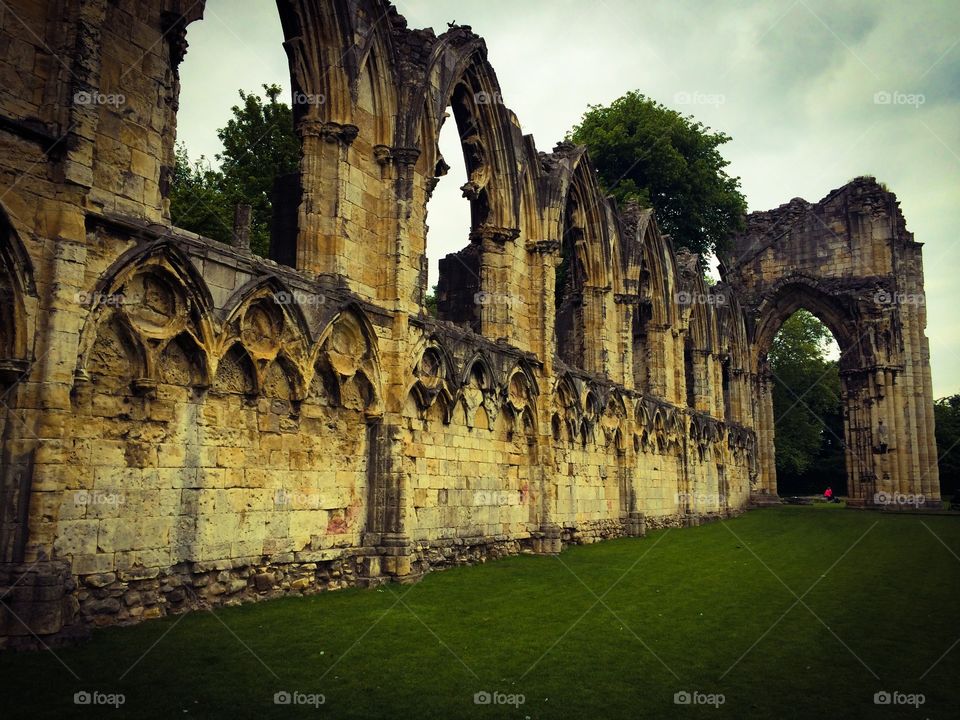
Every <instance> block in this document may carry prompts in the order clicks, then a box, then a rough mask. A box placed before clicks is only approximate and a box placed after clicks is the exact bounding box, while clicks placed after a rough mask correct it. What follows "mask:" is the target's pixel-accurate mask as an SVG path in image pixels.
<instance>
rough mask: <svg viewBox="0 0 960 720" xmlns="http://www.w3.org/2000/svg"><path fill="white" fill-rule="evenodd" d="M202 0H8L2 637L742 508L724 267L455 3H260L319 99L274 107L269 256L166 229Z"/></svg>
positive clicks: (0, 151) (1, 293)
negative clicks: (432, 238) (187, 59)
mask: <svg viewBox="0 0 960 720" xmlns="http://www.w3.org/2000/svg"><path fill="white" fill-rule="evenodd" d="M202 5H203V3H202V2H201V3H193V2H179V1H178V0H165V1H160V0H157V1H155V2H145V1H139V2H138V1H137V0H112V1H110V2H108V1H107V0H82V1H81V2H66V0H50V2H47V3H37V2H32V1H29V0H12V1H11V2H10V3H8V4H7V5H5V6H4V7H2V8H0V77H2V79H3V82H2V83H0V205H2V208H0V300H2V302H0V395H2V405H0V453H2V454H0V509H2V518H0V553H2V557H0V594H3V596H4V598H5V599H4V601H3V606H2V608H0V635H2V636H3V637H4V640H3V641H0V642H10V643H15V642H22V641H24V640H25V639H29V638H30V637H32V636H33V635H32V634H34V633H35V634H36V636H39V637H48V636H57V634H64V633H70V632H82V631H83V630H84V629H85V628H88V627H90V626H93V625H102V624H110V623H115V622H126V621H132V620H135V619H137V618H141V617H156V616H160V615H164V614H167V613H170V612H177V611H180V610H184V609H188V608H192V607H199V606H203V605H206V604H217V603H224V602H236V601H240V600H245V599H255V598H265V597H273V596H275V595H279V594H283V593H287V592H291V591H292V592H312V591H316V590H319V589H323V588H335V587H341V586H345V585H351V584H364V583H374V582H380V581H382V580H384V579H387V578H415V577H417V576H419V575H421V574H422V573H424V572H426V571H428V570H429V569H430V568H432V567H442V566H444V565H450V564H456V563H461V562H468V561H471V560H473V559H477V558H481V557H484V556H488V555H489V556H497V555H500V554H504V553H515V552H519V551H521V550H531V551H535V552H557V551H559V550H560V548H561V547H562V545H563V544H564V543H570V542H592V541H594V540H597V539H601V538H607V537H616V536H621V535H638V534H642V533H643V532H644V529H645V528H646V527H651V526H662V525H679V524H691V523H696V522H699V518H702V517H704V516H723V515H726V514H729V513H732V512H737V511H739V510H741V509H742V508H743V507H745V505H746V502H747V499H748V497H749V495H750V493H751V490H755V489H756V488H757V487H758V483H759V478H758V475H757V452H756V449H757V440H756V435H755V433H754V431H753V429H752V428H753V426H754V407H753V403H752V402H751V398H750V392H751V387H752V385H753V384H754V383H755V382H756V381H757V369H756V368H755V367H754V366H753V365H752V364H751V358H750V351H749V348H748V345H747V330H746V325H745V323H744V316H743V313H742V312H741V310H740V307H739V304H738V300H737V298H736V296H735V294H734V293H732V292H731V290H730V288H729V287H726V286H723V285H721V286H718V287H715V288H707V287H705V285H704V283H703V280H702V277H701V275H700V273H699V271H698V270H697V268H696V258H695V257H692V256H689V255H687V254H685V253H681V254H679V255H678V254H675V253H674V252H673V250H672V248H671V244H670V241H669V238H666V237H663V236H661V235H660V233H659V230H658V228H657V225H656V220H655V218H654V217H653V215H652V214H651V213H650V212H649V211H643V210H640V209H638V208H634V207H630V208H627V209H625V210H624V211H623V212H618V211H617V209H616V208H615V207H614V206H613V204H612V203H611V202H610V201H609V200H608V199H607V198H605V197H604V195H603V193H602V192H601V190H600V188H599V186H598V184H597V179H596V175H595V173H594V172H593V170H592V168H591V166H590V161H589V158H588V157H587V156H586V154H585V153H584V151H583V149H582V148H577V147H574V146H571V145H568V144H560V145H558V146H557V147H556V148H555V149H554V151H553V152H552V153H544V152H540V151H538V150H537V148H536V146H535V144H534V142H533V139H532V138H531V137H530V136H523V135H522V134H521V132H520V129H519V128H520V126H519V123H518V122H517V119H516V118H515V117H514V115H513V113H512V112H511V111H510V110H508V109H507V107H506V106H505V105H504V104H503V102H502V99H501V95H500V89H499V86H498V84H497V80H496V75H495V73H494V71H493V69H492V68H491V67H490V65H489V64H488V62H487V59H486V48H485V45H484V42H483V40H482V39H480V38H479V37H477V36H476V35H474V34H473V33H472V32H471V31H470V29H469V28H468V27H454V28H452V29H450V30H448V31H447V32H445V33H443V34H442V35H440V36H436V35H435V34H434V33H433V32H432V31H430V30H410V29H407V27H406V24H405V21H404V20H403V18H401V17H400V16H399V15H398V14H397V13H396V11H395V10H394V9H393V8H392V7H390V6H389V5H387V4H385V3H383V2H380V1H379V0H368V1H362V2H357V1H352V2H346V1H345V2H333V1H327V2H318V1H316V0H280V2H278V7H279V12H280V17H281V20H282V24H283V28H284V33H285V36H286V42H285V48H286V51H287V53H288V56H289V58H290V67H291V78H292V83H293V87H294V91H295V93H296V94H295V97H305V98H323V101H322V102H306V103H298V104H296V105H295V114H296V122H297V130H298V132H299V134H300V137H301V141H302V161H301V167H300V173H299V182H298V188H299V190H298V192H299V196H298V198H294V200H290V198H287V200H288V202H287V205H288V206H291V207H294V208H295V209H296V210H297V213H296V219H295V222H294V223H293V225H295V227H296V229H297V232H296V235H295V237H294V236H286V237H279V238H278V239H277V242H276V245H275V247H273V248H272V249H271V255H272V257H274V258H277V259H285V260H286V261H287V264H280V263H279V262H274V261H271V260H266V259H262V258H259V257H256V256H254V255H252V254H251V253H250V252H249V250H248V249H246V248H243V247H234V246H228V245H222V244H219V243H217V242H214V241H212V240H209V239H206V238H202V237H198V236H196V235H192V234H191V233H188V232H185V231H182V230H179V229H177V228H174V227H171V225H170V222H169V202H168V200H167V198H166V195H167V191H168V184H169V176H170V171H171V165H172V162H173V147H174V145H173V144H174V138H175V127H176V110H177V104H178V94H179V81H178V75H177V67H178V65H179V63H180V61H181V60H182V59H183V57H184V53H185V52H186V47H187V46H186V39H187V36H188V26H189V24H190V23H191V22H193V21H195V20H199V19H200V16H201V14H202ZM185 12H186V13H188V14H186V15H185V14H184V13H185ZM448 107H449V108H450V113H449V115H447V108H448ZM445 119H446V121H448V122H455V123H457V126H458V129H459V131H460V135H461V137H462V139H463V149H464V156H465V159H466V161H467V169H468V173H469V180H468V182H467V183H466V184H465V185H464V187H463V192H464V195H465V197H466V198H467V199H468V200H469V202H470V206H471V219H472V229H471V233H470V237H469V238H465V244H466V245H467V247H466V248H465V249H464V251H462V253H461V254H459V257H451V258H448V259H447V261H446V263H448V268H449V267H454V265H451V264H453V263H455V264H456V265H455V266H456V267H458V268H460V271H461V272H469V273H470V275H469V277H470V278H472V279H471V280H470V282H463V283H461V282H453V281H452V278H453V274H452V273H453V271H452V270H448V273H449V274H445V275H444V277H442V278H441V302H440V318H439V319H438V318H435V317H432V316H430V315H429V314H428V313H427V312H426V311H425V309H424V305H423V303H424V298H425V291H426V287H425V273H424V266H425V249H426V243H427V241H428V238H427V224H428V218H427V216H426V205H427V200H428V199H429V197H430V194H431V192H432V190H433V188H434V187H435V185H436V183H437V182H438V180H439V178H440V177H441V176H442V175H443V173H444V172H445V168H446V164H445V163H444V161H443V158H442V157H440V155H439V151H438V147H437V138H438V136H439V131H440V126H441V124H442V123H443V122H444V120H445ZM562 262H564V263H566V270H565V272H564V273H562V274H561V277H563V278H564V287H562V288H560V289H559V292H557V288H556V287H555V284H556V278H557V277H558V274H557V268H558V266H559V265H560V264H561V263H562ZM463 268H466V270H464V269H463ZM556 297H560V298H561V300H560V301H559V303H558V302H556V301H555V298H556Z"/></svg>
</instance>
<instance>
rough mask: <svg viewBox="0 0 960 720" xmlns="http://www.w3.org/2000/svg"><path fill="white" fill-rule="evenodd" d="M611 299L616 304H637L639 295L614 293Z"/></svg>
mask: <svg viewBox="0 0 960 720" xmlns="http://www.w3.org/2000/svg"><path fill="white" fill-rule="evenodd" d="M613 301H614V302H615V303H616V304H617V305H639V304H640V296H639V295H633V294H631V293H614V295H613Z"/></svg>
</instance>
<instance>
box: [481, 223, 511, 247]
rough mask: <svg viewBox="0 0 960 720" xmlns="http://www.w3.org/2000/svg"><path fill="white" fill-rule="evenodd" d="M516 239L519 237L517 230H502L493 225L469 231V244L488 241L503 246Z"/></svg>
mask: <svg viewBox="0 0 960 720" xmlns="http://www.w3.org/2000/svg"><path fill="white" fill-rule="evenodd" d="M518 237H520V229H519V228H503V227H496V226H493V225H481V226H480V227H478V228H477V229H476V230H471V231H470V241H471V242H482V241H484V240H490V241H492V242H495V243H498V244H500V245H504V244H506V243H508V242H510V241H511V240H516V239H517V238H518Z"/></svg>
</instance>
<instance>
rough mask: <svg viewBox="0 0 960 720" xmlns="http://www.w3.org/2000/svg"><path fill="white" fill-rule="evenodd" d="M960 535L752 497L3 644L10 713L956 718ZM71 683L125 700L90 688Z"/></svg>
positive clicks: (946, 528)
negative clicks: (417, 566)
mask: <svg viewBox="0 0 960 720" xmlns="http://www.w3.org/2000/svg"><path fill="white" fill-rule="evenodd" d="M957 555H960V517H948V516H920V515H901V516H895V515H889V514H879V513H873V512H858V511H852V510H844V509H839V508H824V507H819V508H818V507H782V508H772V509H765V510H756V511H752V512H750V513H748V514H746V515H745V516H743V517H741V518H737V519H735V520H729V521H725V522H723V523H714V524H710V525H706V526H703V527H700V528H695V529H689V530H668V531H658V532H654V533H651V534H650V535H648V536H647V537H646V538H644V539H624V540H616V541H611V542H606V543H599V544H596V545H590V546H581V547H574V548H571V549H569V550H567V551H565V552H564V553H563V554H562V555H560V556H559V557H537V556H520V557H514V558H507V559H504V560H500V561H497V562H491V563H488V564H485V565H480V566H475V567H464V568H459V569H455V570H449V571H445V572H437V573H432V574H430V575H428V576H427V577H426V578H424V580H423V581H422V582H420V583H418V584H415V585H397V584H392V585H388V586H385V587H381V588H379V589H376V590H349V591H341V592H332V593H326V594H322V595H315V596H311V597H298V598H286V599H281V600H276V601H273V602H268V603H259V604H252V605H245V606H242V607H234V608H226V609H221V610H217V611H216V613H215V614H214V613H211V612H203V611H201V612H195V613H193V614H188V615H184V616H178V617H172V618H167V619H164V620H160V621H154V622H147V623H144V624H142V625H139V626H136V627H130V628H115V629H109V630H104V631H100V632H97V633H96V634H95V635H94V637H93V639H92V640H91V641H90V642H89V643H87V644H85V645H83V646H81V647H74V648H69V649H62V650H57V651H56V656H54V655H53V654H51V653H50V652H42V653H19V654H11V653H3V654H0V678H2V688H3V690H2V708H3V712H2V715H3V717H5V718H13V717H31V718H38V717H65V716H70V717H74V716H80V717H83V716H90V717H94V716H96V717H118V718H119V717H135V718H174V717H183V716H193V717H201V718H254V717H265V718H274V717H316V718H322V717H330V718H444V719H447V718H513V717H516V718H661V717H681V718H682V717H705V718H755V717H756V718H828V717H838V718H858V717H864V718H867V717H869V718H874V717H875V718H885V717H891V718H893V717H916V718H944V717H955V715H954V712H955V710H956V678H957V676H958V671H960V645H955V644H956V643H957V640H958V638H960V613H958V598H960V559H958V557H957ZM74 673H75V674H76V676H78V677H74ZM78 691H88V692H94V691H96V692H100V693H106V694H109V693H122V694H123V695H124V703H123V705H122V706H120V707H119V708H118V709H114V708H109V707H108V708H105V707H102V706H101V707H84V706H78V705H75V704H74V693H76V692H78ZM278 692H281V693H282V692H288V693H290V694H291V695H290V697H291V698H294V697H295V699H296V701H299V702H300V703H301V704H299V705H294V704H290V705H283V704H279V705H278V704H275V702H274V696H275V694H276V693H278ZM484 692H485V693H489V694H490V695H489V696H488V697H489V698H490V699H491V702H490V703H489V704H476V703H475V694H476V693H484ZM683 692H686V693H690V697H691V698H696V700H697V701H699V704H689V705H685V704H677V703H675V695H676V693H683ZM878 692H889V693H891V694H893V693H902V695H899V696H897V695H891V697H894V698H896V699H897V700H900V701H901V704H890V705H877V704H875V703H874V695H875V693H878ZM295 693H299V694H300V695H296V696H295V695H294V694H295ZM920 694H922V696H923V698H922V700H923V704H922V705H920V706H919V708H915V707H914V706H910V705H904V704H902V702H904V701H911V700H912V701H913V702H914V704H916V703H918V702H919V701H920V699H921V698H920V697H919V695H920ZM321 695H322V696H323V701H324V702H323V704H322V705H319V701H320V697H319V696H321ZM721 695H722V698H721V697H720V696H721ZM911 695H912V696H914V697H912V698H911V697H908V696H911ZM520 696H522V698H521V697H520ZM681 697H682V696H681ZM481 699H487V698H486V697H484V696H481ZM521 699H522V704H521V703H520V701H521ZM721 700H722V704H720V701H721ZM304 702H306V703H311V702H312V703H315V704H317V705H310V704H306V705H305V704H302V703H304ZM711 702H712V703H713V704H704V703H711ZM510 703H513V704H510Z"/></svg>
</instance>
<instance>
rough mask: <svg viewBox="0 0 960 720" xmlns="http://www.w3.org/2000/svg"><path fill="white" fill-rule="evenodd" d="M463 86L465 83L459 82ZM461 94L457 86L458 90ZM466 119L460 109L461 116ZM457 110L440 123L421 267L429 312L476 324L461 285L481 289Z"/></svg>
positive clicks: (445, 114) (449, 108)
mask: <svg viewBox="0 0 960 720" xmlns="http://www.w3.org/2000/svg"><path fill="white" fill-rule="evenodd" d="M460 87H461V88H462V86H460ZM459 93H462V89H458V91H457V92H456V93H455V95H456V94H459ZM460 117H462V111H461V115H460ZM460 122H461V120H460V119H458V113H457V112H455V110H454V108H453V107H452V105H451V106H448V108H447V111H446V112H445V113H444V119H443V122H442V124H441V126H440V135H439V140H438V143H437V145H438V156H437V164H436V167H435V169H434V178H433V182H434V186H433V188H432V189H431V191H430V195H429V198H428V200H427V221H428V223H429V225H428V227H427V237H426V253H425V258H424V267H423V268H422V269H421V285H422V287H423V288H424V294H425V297H426V302H425V304H426V306H427V310H428V311H429V312H430V313H431V314H433V315H437V316H438V317H440V318H442V319H444V320H450V321H452V322H456V323H459V324H466V325H468V326H469V325H473V324H474V320H475V318H474V313H473V309H472V308H470V307H463V303H462V302H460V301H459V300H460V293H461V292H462V291H463V283H466V284H467V288H468V289H471V288H472V289H473V294H475V293H477V292H479V289H480V278H479V270H480V268H479V258H478V257H477V254H476V252H475V248H473V247H472V246H471V245H470V244H469V243H468V244H467V246H466V247H464V240H465V239H467V238H469V236H470V230H471V227H472V217H473V215H474V212H473V210H472V208H471V209H470V210H469V211H468V210H467V209H466V208H465V207H464V201H465V198H466V195H465V191H464V187H465V186H466V184H467V178H468V173H467V160H466V152H467V151H466V148H465V147H464V145H463V144H462V142H461V138H462V130H461V126H460V124H459V123H460Z"/></svg>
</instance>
